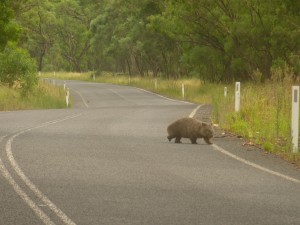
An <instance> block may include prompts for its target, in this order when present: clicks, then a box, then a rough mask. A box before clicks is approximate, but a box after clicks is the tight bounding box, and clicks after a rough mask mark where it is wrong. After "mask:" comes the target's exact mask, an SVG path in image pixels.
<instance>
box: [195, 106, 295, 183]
mask: <svg viewBox="0 0 300 225" xmlns="http://www.w3.org/2000/svg"><path fill="white" fill-rule="evenodd" d="M201 106H202V105H199V106H198V107H197V108H195V109H194V110H193V111H192V112H191V114H190V115H189V117H194V116H195V114H196V113H197V111H198V110H199V109H200V108H201ZM212 147H213V148H214V150H216V151H218V152H220V153H222V154H224V155H227V156H229V157H231V158H232V159H235V160H237V161H239V162H241V163H244V164H246V165H248V166H251V167H254V168H256V169H258V170H261V171H264V172H266V173H269V174H272V175H274V176H277V177H280V178H283V179H285V180H288V181H291V182H294V183H297V184H300V180H298V179H296V178H293V177H290V176H287V175H284V174H282V173H279V172H276V171H273V170H270V169H268V168H265V167H263V166H260V165H257V164H255V163H253V162H250V161H248V160H246V159H243V158H241V157H239V156H237V155H235V154H233V153H230V152H228V151H226V150H225V149H223V148H222V147H220V146H218V145H217V144H213V145H212Z"/></svg>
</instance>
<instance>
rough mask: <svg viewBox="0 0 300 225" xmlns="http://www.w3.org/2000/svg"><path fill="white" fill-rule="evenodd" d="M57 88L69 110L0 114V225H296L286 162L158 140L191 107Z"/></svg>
mask: <svg viewBox="0 0 300 225" xmlns="http://www.w3.org/2000/svg"><path fill="white" fill-rule="evenodd" d="M58 82H59V81H58ZM67 86H68V87H69V88H70V90H71V96H72V104H73V105H72V109H64V110H29V111H16V112H1V113H0V124H1V126H0V224H1V225H2V224H3V225H19V224H30V225H33V224H78V225H79V224H86V225H91V224H92V225H94V224H99V225H100V224H101V225H102V224H107V225H112V224H113V225H118V224H120V225H121V224H122V225H124V224H147V225H148V224H153V225H157V224H164V225H165V224H166V225H168V224H170V225H171V224H172V225H174V224H178V225H179V224H180V225H181V224H195V225H196V224H203V225H210V224H211V225H229V224H230V225H244V224H245V225H247V224H249V225H253V224H259V225H283V224H287V225H288V224H296V225H298V224H300V213H299V210H300V201H299V199H300V183H299V182H300V174H299V171H298V170H296V169H295V168H293V167H292V166H290V165H289V164H287V163H285V162H283V161H281V160H280V159H278V158H275V157H273V156H269V155H265V154H263V153H262V152H261V151H258V150H256V149H249V148H244V147H242V145H241V142H240V140H237V139H234V138H229V139H218V138H215V139H214V140H213V141H214V143H215V144H214V145H213V146H211V145H207V144H205V142H204V141H203V140H199V141H198V143H199V144H198V145H192V144H190V143H189V141H188V140H183V144H174V143H169V142H168V140H167V138H166V127H167V125H168V124H169V123H171V122H173V121H174V120H176V119H178V118H180V117H184V116H189V115H191V113H192V112H193V115H194V116H197V115H196V114H197V112H196V111H194V110H195V108H196V107H197V105H194V104H190V103H185V102H181V101H174V100H171V99H168V98H164V97H162V96H158V95H156V94H152V93H149V92H146V91H143V90H141V89H137V88H132V87H124V86H116V85H111V84H96V83H86V82H79V81H67ZM200 109H201V107H200ZM197 111H198V110H197ZM199 111H200V110H199Z"/></svg>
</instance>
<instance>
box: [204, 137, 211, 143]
mask: <svg viewBox="0 0 300 225" xmlns="http://www.w3.org/2000/svg"><path fill="white" fill-rule="evenodd" d="M204 141H205V142H206V143H207V144H209V145H211V144H212V142H211V141H210V140H209V138H206V137H205V138H204Z"/></svg>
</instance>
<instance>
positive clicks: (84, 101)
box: [70, 88, 89, 109]
mask: <svg viewBox="0 0 300 225" xmlns="http://www.w3.org/2000/svg"><path fill="white" fill-rule="evenodd" d="M70 90H72V91H74V92H76V93H77V94H78V95H79V96H80V98H81V99H82V101H83V104H84V105H85V107H86V108H87V109H88V108H89V105H88V104H87V102H86V100H85V99H84V97H83V96H82V94H81V93H80V92H79V91H76V90H75V89H74V88H70Z"/></svg>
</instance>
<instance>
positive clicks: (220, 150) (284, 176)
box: [212, 144, 300, 184]
mask: <svg viewBox="0 0 300 225" xmlns="http://www.w3.org/2000/svg"><path fill="white" fill-rule="evenodd" d="M212 147H213V148H214V149H215V150H216V151H219V152H221V153H223V154H225V155H227V156H229V157H231V158H233V159H235V160H237V161H239V162H242V163H244V164H246V165H249V166H252V167H254V168H256V169H259V170H262V171H264V172H267V173H269V174H272V175H275V176H277V177H281V178H283V179H285V180H288V181H292V182H295V183H297V184H300V180H298V179H296V178H293V177H290V176H287V175H284V174H282V173H278V172H276V171H273V170H270V169H267V168H265V167H263V166H259V165H257V164H255V163H253V162H250V161H248V160H246V159H243V158H241V157H239V156H236V155H234V154H232V153H230V152H228V151H226V150H225V149H223V148H221V147H220V146H218V145H216V144H213V145H212Z"/></svg>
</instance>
